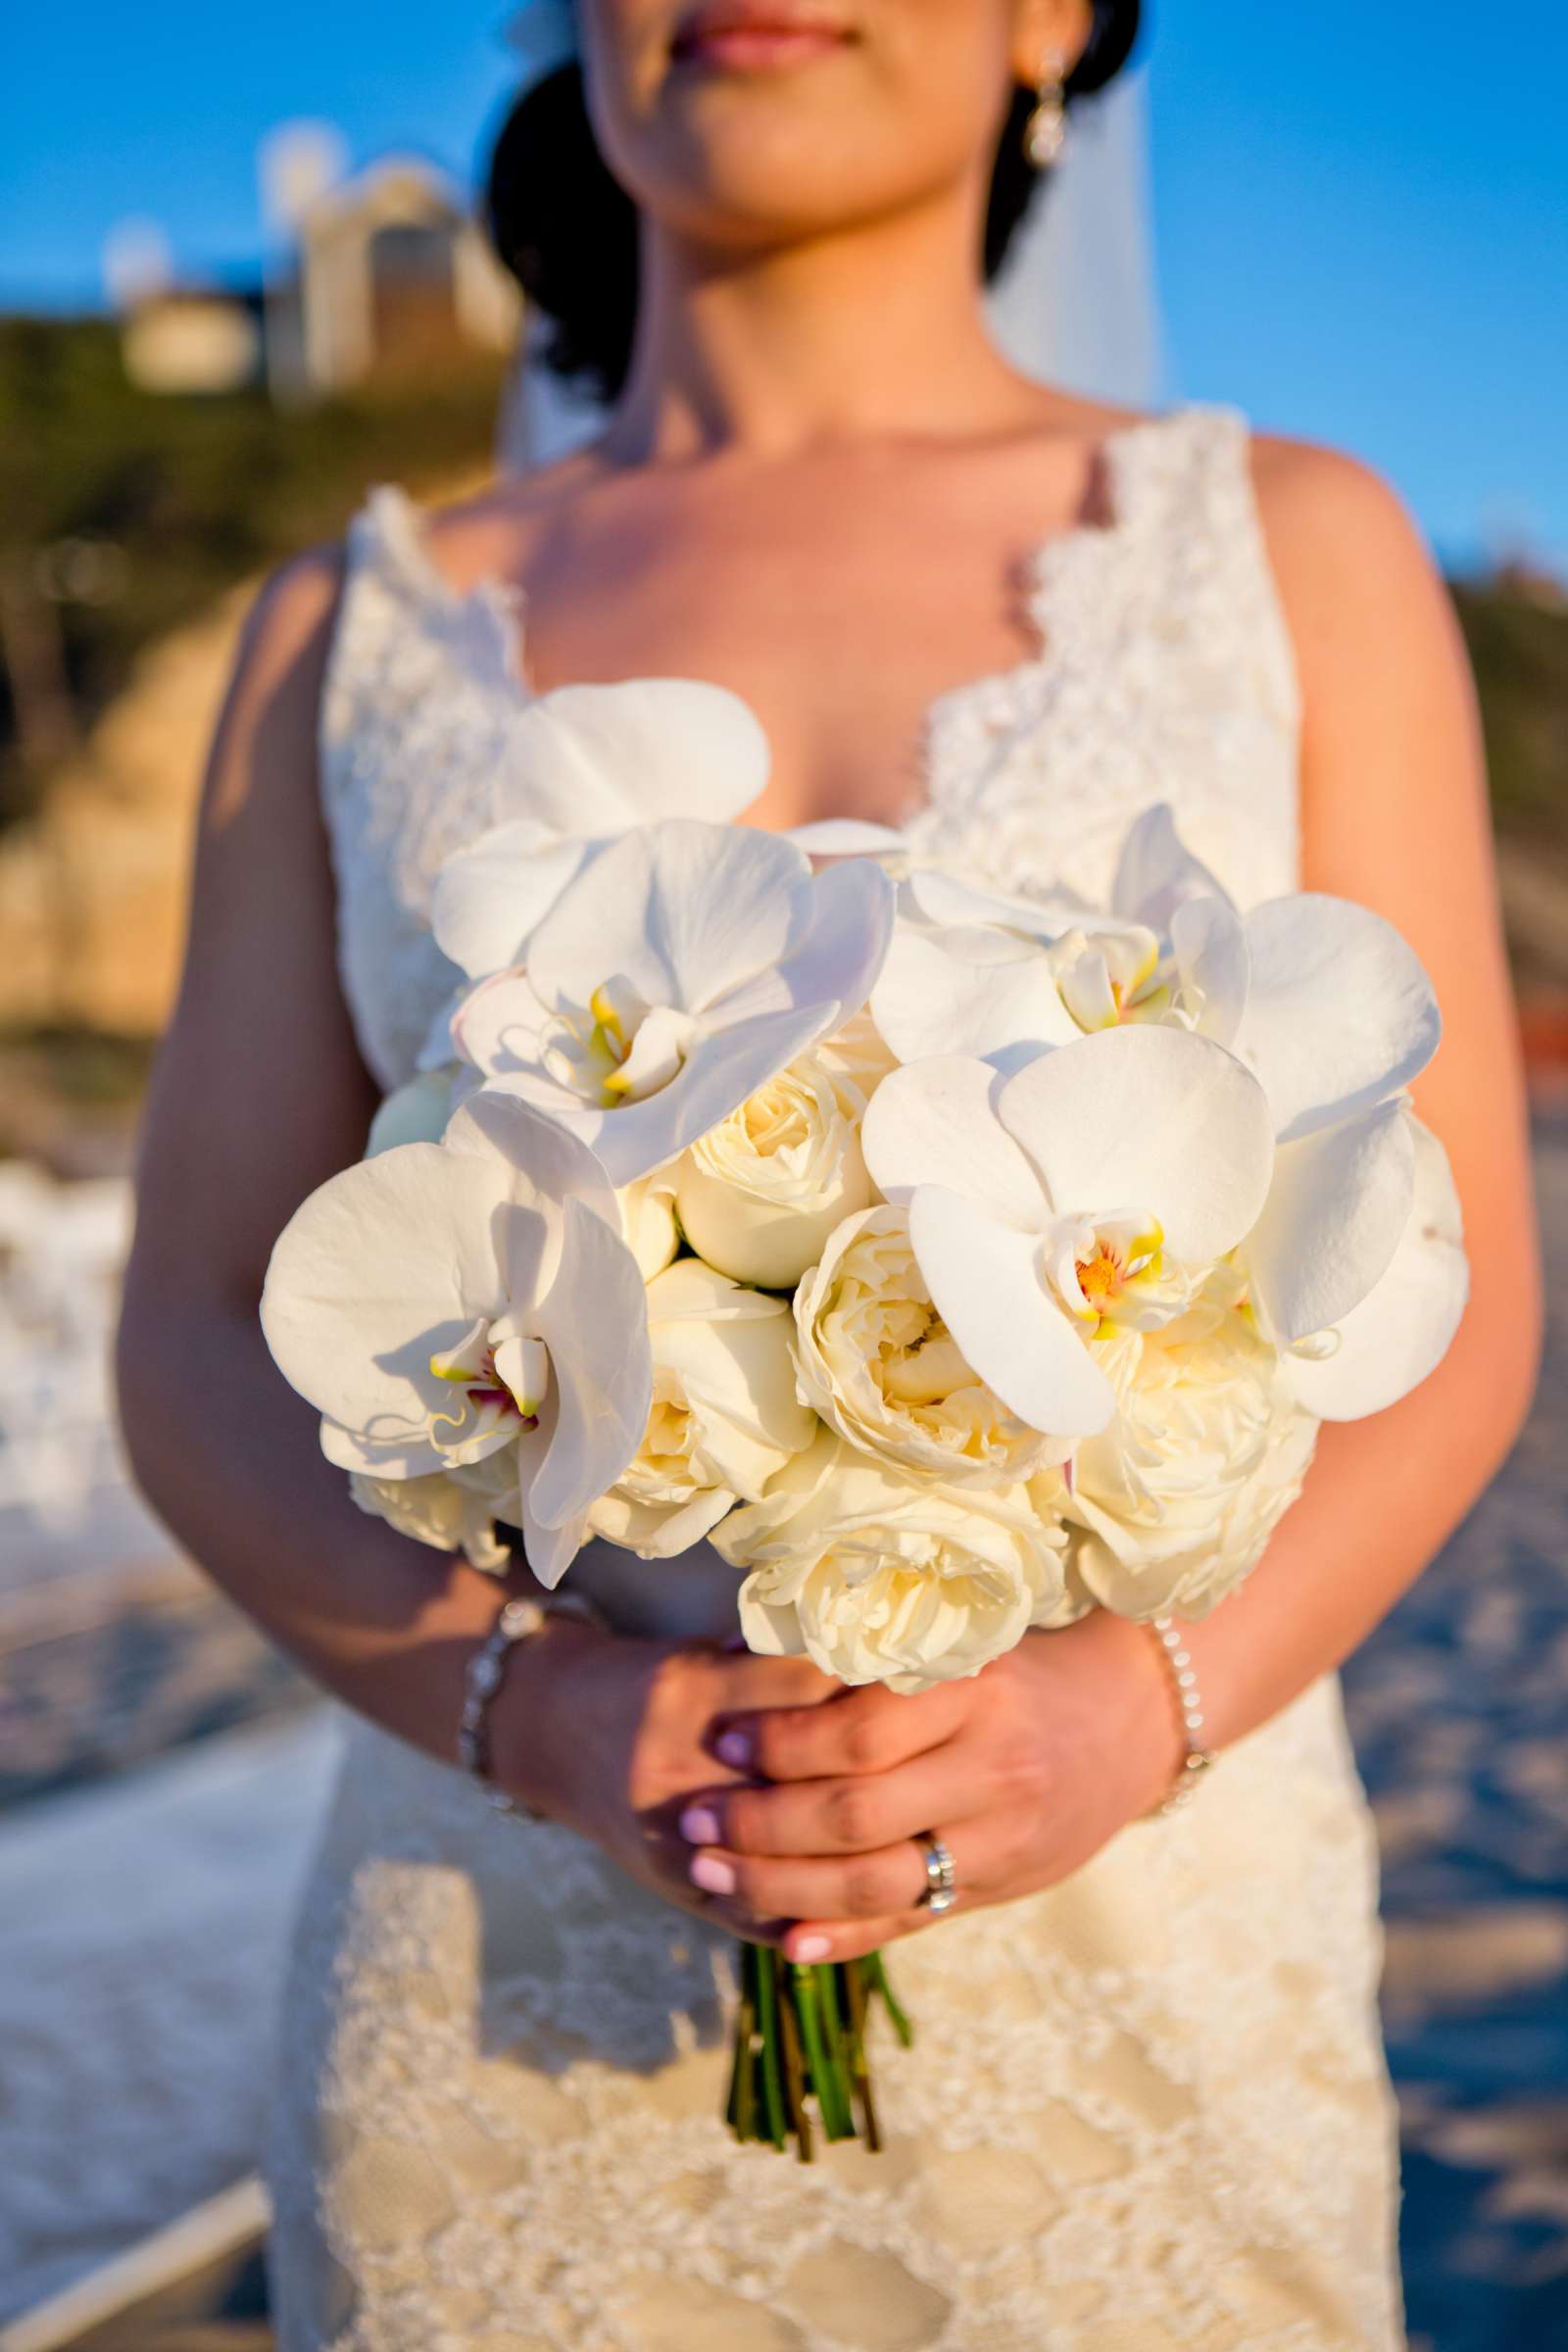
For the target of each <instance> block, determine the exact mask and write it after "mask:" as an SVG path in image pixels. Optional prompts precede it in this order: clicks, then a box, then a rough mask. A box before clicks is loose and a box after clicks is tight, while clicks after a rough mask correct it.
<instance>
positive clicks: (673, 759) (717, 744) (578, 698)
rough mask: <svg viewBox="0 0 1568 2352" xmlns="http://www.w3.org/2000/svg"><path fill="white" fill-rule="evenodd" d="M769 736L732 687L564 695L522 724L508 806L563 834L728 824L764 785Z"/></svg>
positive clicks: (631, 683) (639, 685)
mask: <svg viewBox="0 0 1568 2352" xmlns="http://www.w3.org/2000/svg"><path fill="white" fill-rule="evenodd" d="M769 764H770V754H769V751H768V743H767V737H766V735H765V734H764V732H763V730H762V727H761V725H760V722H759V720H758V718H757V717H756V715H755V713H754V712H753V711H752V710H751V709H750V708H749V706H748V705H747V704H746V703H744V702H743V701H742V700H741V698H740V696H739V695H737V694H731V693H730V692H729V690H728V688H727V687H723V686H711V685H708V684H705V683H704V682H702V681H701V680H699V679H695V678H632V679H628V680H626V681H625V682H623V683H621V684H619V685H614V686H562V687H558V688H557V689H556V690H555V692H554V693H551V694H544V695H540V696H539V698H538V699H537V701H535V702H533V703H530V704H529V705H528V706H527V708H526V709H525V710H524V711H522V712H521V713H520V715H519V716H518V718H517V719H516V721H515V730H514V733H513V736H512V739H511V749H510V758H509V769H510V771H511V772H510V773H509V775H508V776H507V777H506V778H505V779H504V780H503V784H502V788H501V789H502V795H503V798H504V799H506V800H507V801H509V802H511V803H512V804H513V805H514V806H515V809H516V811H517V813H518V815H520V816H531V817H534V818H536V819H538V820H539V821H541V822H542V823H544V824H547V825H549V826H550V828H551V829H552V831H554V832H557V833H564V834H571V835H580V834H584V833H615V832H619V831H621V830H622V829H623V828H624V827H626V826H628V825H634V824H646V823H650V822H653V821H654V820H656V819H658V818H661V817H665V816H690V817H700V818H703V819H705V820H706V821H708V822H710V823H713V824H723V823H725V822H726V821H727V820H728V819H729V818H731V817H735V816H739V814H740V812H741V810H742V809H745V808H748V807H749V806H750V805H751V803H752V802H753V801H755V800H756V799H757V797H758V795H759V794H760V792H761V790H762V788H763V786H764V785H765V784H766V782H767V775H768V768H769Z"/></svg>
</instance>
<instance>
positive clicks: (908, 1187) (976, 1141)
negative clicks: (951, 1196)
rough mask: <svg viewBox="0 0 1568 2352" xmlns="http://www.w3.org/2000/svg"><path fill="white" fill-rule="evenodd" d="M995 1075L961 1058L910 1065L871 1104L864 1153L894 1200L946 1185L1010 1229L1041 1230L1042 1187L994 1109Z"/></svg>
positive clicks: (877, 1182) (863, 1138)
mask: <svg viewBox="0 0 1568 2352" xmlns="http://www.w3.org/2000/svg"><path fill="white" fill-rule="evenodd" d="M997 1083H998V1081H997V1076H996V1072H995V1071H994V1070H992V1069H991V1068H990V1066H989V1065H988V1064H987V1063H985V1062H983V1061H976V1060H971V1059H964V1058H962V1057H960V1056H958V1055H956V1054H952V1055H944V1056H943V1057H941V1058H940V1059H933V1060H930V1061H919V1062H909V1063H907V1064H906V1065H905V1066H904V1067H903V1068H902V1069H897V1070H893V1071H891V1072H890V1073H889V1075H888V1076H887V1077H886V1078H884V1079H883V1081H882V1083H881V1085H880V1086H879V1087H878V1088H877V1090H876V1093H875V1094H874V1095H873V1096H872V1097H871V1100H870V1102H869V1103H867V1104H866V1108H865V1118H864V1121H863V1123H862V1125H861V1129H860V1150H861V1152H862V1154H863V1155H864V1159H865V1164H866V1167H867V1168H868V1169H869V1171H870V1175H871V1180H872V1182H873V1183H874V1184H875V1185H876V1186H877V1187H878V1189H879V1191H881V1192H882V1193H883V1194H884V1195H885V1196H886V1198H887V1199H888V1200H889V1201H898V1200H907V1198H908V1196H909V1194H910V1193H911V1192H912V1191H913V1190H914V1188H915V1187H916V1185H922V1184H935V1185H943V1186H945V1187H946V1188H947V1189H948V1191H950V1192H954V1193H958V1194H961V1195H962V1196H963V1198H964V1199H966V1200H969V1201H974V1202H975V1203H976V1205H977V1206H978V1207H980V1208H982V1209H983V1210H985V1211H986V1212H988V1213H989V1214H991V1215H993V1216H996V1217H1000V1218H1002V1219H1003V1220H1004V1221H1005V1222H1006V1223H1008V1224H1013V1225H1017V1226H1020V1227H1023V1228H1027V1229H1038V1228H1039V1226H1040V1225H1041V1223H1042V1222H1043V1219H1044V1214H1045V1203H1044V1201H1042V1199H1041V1193H1040V1183H1039V1179H1038V1178H1037V1177H1036V1175H1035V1172H1034V1170H1033V1168H1031V1167H1030V1165H1029V1162H1028V1160H1027V1159H1026V1158H1025V1157H1024V1154H1023V1153H1022V1152H1020V1151H1019V1149H1018V1147H1017V1145H1016V1144H1015V1143H1014V1142H1013V1140H1012V1138H1011V1136H1009V1135H1008V1134H1007V1132H1006V1130H1005V1128H1004V1126H1003V1125H1002V1122H1001V1121H1000V1119H999V1118H998V1117H997V1114H996V1111H995V1109H994V1107H993V1100H992V1099H993V1096H994V1095H995V1092H996V1089H997Z"/></svg>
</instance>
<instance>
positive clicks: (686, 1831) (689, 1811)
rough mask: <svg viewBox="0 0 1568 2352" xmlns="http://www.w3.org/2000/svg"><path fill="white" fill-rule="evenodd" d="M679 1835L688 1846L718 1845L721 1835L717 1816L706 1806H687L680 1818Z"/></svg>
mask: <svg viewBox="0 0 1568 2352" xmlns="http://www.w3.org/2000/svg"><path fill="white" fill-rule="evenodd" d="M680 1834H681V1836H682V1837H683V1838H685V1840H686V1842H687V1844H688V1845H718V1844H719V1843H720V1842H721V1833H720V1831H719V1826H718V1815H717V1814H716V1813H711V1812H710V1811H709V1809H708V1807H707V1806H706V1805H688V1806H687V1808H686V1810H685V1812H684V1813H683V1814H682V1815H681V1817H680Z"/></svg>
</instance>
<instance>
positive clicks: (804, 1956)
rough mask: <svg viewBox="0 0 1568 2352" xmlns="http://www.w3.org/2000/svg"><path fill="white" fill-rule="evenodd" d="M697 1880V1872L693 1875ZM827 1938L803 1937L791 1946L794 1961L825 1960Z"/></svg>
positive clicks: (791, 1955)
mask: <svg viewBox="0 0 1568 2352" xmlns="http://www.w3.org/2000/svg"><path fill="white" fill-rule="evenodd" d="M692 1875H693V1877H694V1878H695V1876H696V1872H695V1870H694V1871H693V1873H692ZM830 1948H831V1947H830V1945H829V1943H828V1939H827V1937H826V1936H802V1937H801V1940H800V1942H799V1943H796V1944H792V1945H791V1946H790V1958H791V1959H792V1960H803V1961H804V1960H825V1959H826V1958H827V1956H828V1952H829V1950H830Z"/></svg>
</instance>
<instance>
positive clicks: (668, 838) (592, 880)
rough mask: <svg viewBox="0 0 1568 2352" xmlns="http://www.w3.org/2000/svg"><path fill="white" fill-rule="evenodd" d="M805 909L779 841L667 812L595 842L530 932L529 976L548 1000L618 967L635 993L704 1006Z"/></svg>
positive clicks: (797, 925)
mask: <svg viewBox="0 0 1568 2352" xmlns="http://www.w3.org/2000/svg"><path fill="white" fill-rule="evenodd" d="M825 879H826V877H824V880H825ZM813 913H814V902H813V895H812V887H811V869H810V866H809V863H808V861H807V859H806V858H804V857H803V856H802V854H801V852H800V851H799V850H796V849H792V848H791V847H790V845H789V843H788V842H786V841H781V840H779V839H778V838H777V837H776V836H775V835H773V834H770V833H759V832H754V831H752V830H750V829H749V828H747V827H745V826H733V825H708V824H697V823H693V822H690V821H688V820H686V819H683V818H670V819H667V820H666V821H665V822H663V823H662V824H659V825H649V826H639V827H637V828H636V829H635V830H634V831H632V832H629V833H623V834H622V835H621V836H620V838H619V839H618V840H617V841H613V842H611V843H610V844H609V846H608V847H607V848H606V849H604V850H602V851H601V853H600V855H599V856H598V857H597V858H595V859H594V861H593V863H592V864H591V865H590V866H589V867H588V869H587V870H586V872H585V873H583V874H581V875H579V877H578V879H577V880H576V881H575V882H574V883H573V884H572V885H571V886H570V888H569V889H568V890H567V891H566V892H565V893H564V896H563V897H562V898H561V899H560V900H559V901H558V903H557V904H556V906H555V907H552V908H551V911H550V912H549V914H548V915H546V917H545V919H544V921H543V922H542V923H541V924H540V926H539V928H538V930H537V931H536V932H535V934H534V936H533V940H532V943H531V945H530V948H529V952H528V978H529V980H530V982H531V984H532V986H533V988H534V990H535V993H536V994H537V995H538V996H539V998H540V999H541V1001H542V1002H543V1003H544V1004H546V1005H552V1006H555V1007H557V1008H562V1007H565V1006H578V1007H582V1006H586V1005H588V1003H589V1002H590V1000H591V998H592V997H593V995H594V992H595V990H596V989H598V988H600V987H602V986H603V984H604V983H605V982H606V981H607V980H609V979H612V978H618V979H621V980H624V981H625V982H626V983H627V984H628V985H629V986H630V987H631V988H632V989H634V990H635V991H636V993H637V995H638V996H639V997H641V998H642V1000H643V1001H644V1003H645V1004H648V1005H670V1006H674V1007H677V1008H678V1009H679V1010H681V1011H684V1012H703V1011H705V1010H707V1009H708V1007H709V1006H710V1005H712V1004H713V1003H714V1002H715V1001H716V1000H717V999H719V998H721V997H722V996H724V995H725V994H726V992H727V991H729V990H731V989H734V988H736V987H738V986H739V984H740V983H741V982H742V981H744V980H749V979H751V978H753V977H754V976H755V975H756V974H758V973H760V972H764V971H766V970H768V969H769V968H770V967H773V966H776V965H778V964H781V963H782V962H784V960H785V959H786V957H788V956H792V955H793V954H794V953H795V951H796V950H797V949H798V948H799V947H800V946H801V944H802V942H803V941H804V940H805V938H806V937H807V935H808V933H809V930H810V928H811V922H812V917H813Z"/></svg>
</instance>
